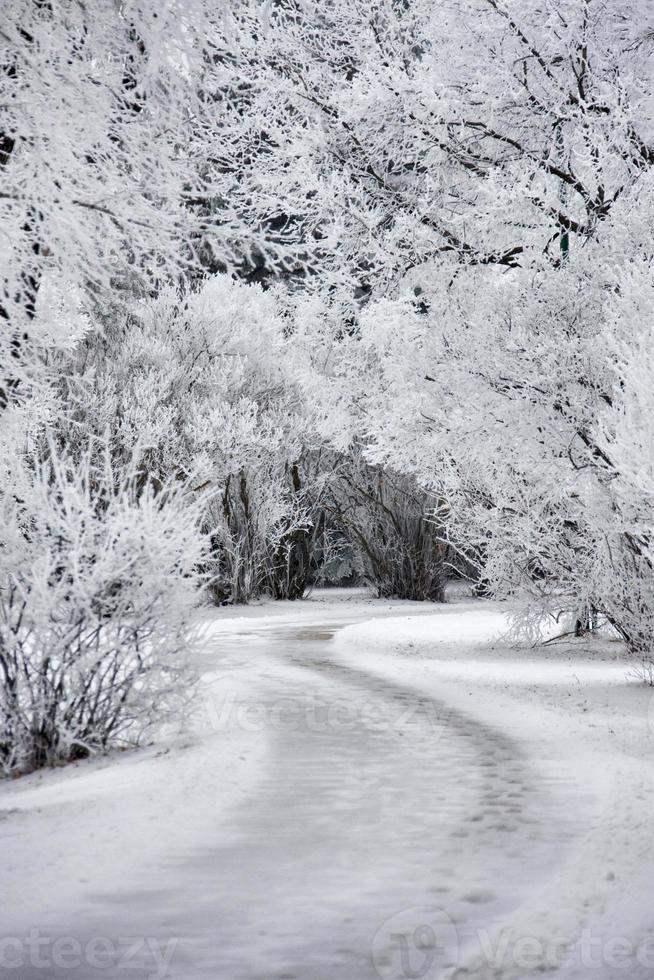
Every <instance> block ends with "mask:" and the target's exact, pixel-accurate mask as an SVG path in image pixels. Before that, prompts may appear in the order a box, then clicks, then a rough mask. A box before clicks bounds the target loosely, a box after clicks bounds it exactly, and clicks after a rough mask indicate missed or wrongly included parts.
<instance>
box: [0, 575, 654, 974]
mask: <svg viewBox="0 0 654 980" xmlns="http://www.w3.org/2000/svg"><path fill="white" fill-rule="evenodd" d="M506 621H507V620H506V611H505V609H504V608H503V607H502V606H498V605H496V604H493V603H487V602H474V601H472V600H466V601H459V602H457V603H454V604H451V605H447V606H444V607H438V606H433V605H430V604H425V603H398V602H381V601H374V600H370V599H368V598H367V597H366V596H365V594H363V593H361V592H359V593H352V592H331V593H326V592H318V593H316V594H314V595H313V596H312V597H311V598H310V599H309V600H307V601H305V602H302V603H290V602H287V603H276V604H257V605H254V606H251V607H248V608H246V609H234V610H229V611H222V610H221V611H218V612H216V613H215V614H211V615H209V616H207V617H206V647H205V652H204V654H203V658H204V662H203V667H204V668H205V674H204V680H203V696H202V699H201V702H200V705H199V707H198V711H197V713H196V716H195V718H194V720H193V725H192V728H191V730H190V731H189V732H188V733H187V734H186V735H184V736H177V737H175V738H171V739H169V740H168V742H166V743H162V744H159V745H157V746H151V747H149V748H147V749H145V750H142V751H139V752H135V753H125V754H122V755H118V756H112V757H110V758H107V759H99V760H92V761H91V762H87V763H84V764H80V765H77V766H71V767H68V768H66V769H61V770H57V771H50V772H42V773H38V774H34V775H32V776H29V777H26V778H22V779H20V780H16V781H12V782H5V783H3V784H1V785H0V805H1V807H2V810H1V813H0V835H1V838H0V839H1V841H2V855H3V859H2V862H1V864H0V893H1V894H3V895H4V896H7V900H6V903H5V908H4V914H3V929H2V934H1V936H0V940H2V942H0V959H1V958H2V957H3V956H5V957H6V960H5V961H4V962H3V963H2V966H3V967H8V964H9V962H10V961H11V957H12V956H17V955H18V947H17V946H15V945H11V942H9V944H7V943H8V941H11V940H15V939H17V940H20V942H21V943H22V947H21V948H22V953H21V955H22V956H23V961H22V965H21V968H20V969H19V970H9V969H7V975H13V976H20V978H21V980H36V978H37V977H44V976H45V977H48V978H50V977H53V978H64V977H66V978H75V980H90V978H93V977H96V976H103V977H106V978H111V980H114V978H125V977H129V978H130V980H132V978H141V977H146V976H153V977H154V976H157V977H159V976H170V977H173V978H175V980H201V978H202V980H208V978H211V980H223V978H225V980H240V978H243V980H246V978H247V980H255V978H261V980H263V978H265V980H273V978H279V980H281V978H282V977H287V978H290V977H296V978H298V980H318V978H320V980H323V978H327V977H329V978H330V980H332V978H341V980H375V978H382V980H384V978H387V977H388V978H391V977H394V978H401V977H406V976H409V975H410V973H411V971H413V973H414V974H416V971H418V973H417V974H416V975H420V976H422V977H427V978H428V980H435V978H443V977H457V978H458V977H468V978H470V977H473V978H478V980H485V978H487V977H489V978H490V977H498V978H506V980H509V978H520V980H525V978H527V977H531V976H540V975H542V970H543V969H545V968H548V969H549V970H550V971H551V974H552V975H554V976H557V977H563V978H566V980H568V978H571V980H572V978H576V977H581V976H590V975H592V976H593V977H594V978H595V977H597V978H598V980H612V978H613V977H614V976H617V975H620V976H628V977H629V978H630V980H632V978H634V980H640V978H645V977H646V976H651V975H652V969H653V966H652V963H651V960H652V958H653V957H654V951H653V950H652V949H651V947H648V946H647V936H648V935H649V934H650V933H651V928H652V925H653V924H654V923H653V922H652V919H654V910H653V903H652V889H653V883H654V866H653V862H652V855H654V847H653V844H654V840H653V839H652V838H653V837H654V828H652V822H651V813H652V804H653V802H654V780H653V778H652V777H653V766H654V729H653V727H652V717H653V716H654V715H653V712H652V710H651V709H652V692H651V691H650V689H648V688H645V687H643V686H641V685H639V684H637V683H635V682H634V681H633V680H632V679H629V677H628V671H629V664H628V663H627V662H626V661H625V660H624V658H623V655H622V651H621V648H620V646H619V645H618V644H616V643H611V642H608V641H606V640H602V641H599V642H592V641H584V642H581V643H579V642H576V641H575V642H573V643H570V642H561V643H554V644H550V645H548V646H545V647H539V648H531V649H519V650H516V649H514V648H512V647H511V646H510V645H509V643H508V642H507V641H506V640H504V639H502V632H503V630H504V627H505V625H506ZM35 929H36V930H39V932H38V937H39V938H41V939H43V944H42V946H41V947H40V955H42V956H43V957H45V960H44V962H47V964H48V968H47V970H44V968H43V967H39V966H34V965H33V961H34V959H35V955H34V939H33V938H32V939H30V930H35ZM137 936H138V937H141V939H142V943H141V948H140V949H139V951H138V954H134V955H132V956H131V958H130V957H129V955H128V954H129V953H130V947H129V946H128V944H127V942H126V940H127V937H137ZM98 937H109V940H110V943H111V944H112V945H111V956H109V957H108V958H107V959H105V961H104V963H103V964H102V965H101V966H98V965H96V961H95V960H94V959H93V956H92V955H91V953H93V950H94V947H92V946H91V945H90V944H92V943H93V942H95V941H96V940H98ZM398 937H399V938H398ZM402 937H404V939H402ZM66 938H68V939H71V938H72V939H73V940H74V942H75V943H77V946H73V947H71V948H72V949H73V955H71V956H70V957H69V960H68V961H65V959H64V960H63V961H62V960H61V955H62V950H61V948H58V950H55V942H56V940H57V939H59V940H62V939H66ZM620 942H621V943H622V945H621V944H620ZM3 943H4V945H3ZM30 944H31V945H30ZM80 950H81V953H80V952H79V951H80ZM55 952H56V953H57V956H58V957H59V959H57V956H55ZM76 956H77V959H76V958H75V957H76ZM648 956H649V960H648ZM60 961H61V962H60ZM98 962H99V961H98ZM58 963H59V965H57V964H58ZM62 964H63V965H62ZM548 964H549V966H548ZM589 970H590V971H591V972H590V973H589ZM407 971H408V972H407ZM420 971H422V972H420ZM616 971H617V972H616ZM3 972H4V971H3V970H0V976H1V975H3Z"/></svg>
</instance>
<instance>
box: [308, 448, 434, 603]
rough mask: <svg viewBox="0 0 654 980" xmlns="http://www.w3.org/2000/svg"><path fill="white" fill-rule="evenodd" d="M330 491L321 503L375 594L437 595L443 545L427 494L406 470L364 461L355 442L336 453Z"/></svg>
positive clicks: (407, 596) (419, 597) (432, 598)
mask: <svg viewBox="0 0 654 980" xmlns="http://www.w3.org/2000/svg"><path fill="white" fill-rule="evenodd" d="M330 491H331V492H330V497H329V503H328V504H327V506H328V507H330V509H331V511H332V513H333V514H334V516H335V518H336V520H337V521H338V522H339V524H340V526H341V527H342V528H343V531H344V532H345V534H346V536H347V537H348V538H349V540H350V541H351V544H352V547H353V548H354V549H355V551H356V552H357V553H358V555H359V564H360V567H361V569H362V572H363V577H364V579H365V580H366V581H368V582H369V584H370V585H371V586H372V587H373V588H374V590H375V592H376V593H377V595H378V596H379V597H380V598H389V597H393V598H398V599H417V600H422V599H431V600H435V601H437V602H442V601H443V598H444V589H445V583H446V579H447V575H448V571H449V570H448V568H447V565H446V562H447V553H448V546H447V544H446V543H444V542H443V529H442V527H441V526H440V523H439V522H438V521H437V519H436V516H435V510H436V499H435V498H434V497H433V496H432V495H430V494H429V493H427V492H426V491H425V490H422V489H421V488H420V487H419V486H418V485H417V483H416V482H415V480H413V479H412V478H411V477H410V476H406V475H402V474H401V473H396V472H393V471H392V470H391V469H384V468H383V467H381V466H370V465H369V464H367V463H366V462H365V459H364V457H363V454H362V451H361V447H356V446H355V447H352V448H351V450H350V452H349V453H348V454H346V455H345V454H344V455H341V457H340V460H339V462H338V465H337V466H336V468H335V479H334V480H333V481H332V483H331V486H330Z"/></svg>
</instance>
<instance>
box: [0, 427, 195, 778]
mask: <svg viewBox="0 0 654 980" xmlns="http://www.w3.org/2000/svg"><path fill="white" fill-rule="evenodd" d="M13 465H14V467H15V471H14V477H15V479H13V481H12V482H13V486H14V488H15V490H14V492H11V491H7V492H5V493H3V494H2V496H0V507H1V509H2V514H1V518H2V527H3V531H2V538H1V539H0V766H2V769H3V770H4V772H5V773H11V772H15V771H29V770H31V769H35V768H37V767H40V766H44V765H51V764H56V763H61V762H65V761H69V760H73V759H76V758H82V757H85V756H87V755H89V754H91V753H93V752H96V751H100V750H104V749H106V748H108V747H111V746H115V745H118V744H121V743H127V742H129V743H137V742H138V741H139V739H140V738H141V737H142V736H143V735H144V733H145V732H147V731H148V730H150V729H152V728H153V726H155V725H157V724H159V723H161V722H163V721H165V720H167V719H169V718H171V716H172V715H173V714H174V715H177V714H178V712H180V711H181V710H183V708H184V705H185V703H186V702H187V701H188V699H189V697H190V693H191V692H192V686H193V685H192V683H191V679H192V671H191V663H190V659H191V658H190V648H191V646H192V632H191V630H190V628H189V623H190V615H189V614H190V612H191V610H192V609H193V607H194V605H195V604H196V601H197V597H198V589H199V585H200V581H199V575H198V572H197V571H196V569H197V568H198V567H199V565H200V563H201V561H202V559H203V551H204V543H203V538H202V536H201V535H200V533H199V531H198V517H199V514H198V505H197V503H194V502H190V501H189V498H188V494H187V493H185V490H184V487H183V486H182V485H181V484H179V485H174V484H167V485H164V486H163V487H162V488H161V489H159V491H158V492H156V493H155V491H154V489H153V487H152V485H151V484H150V483H149V482H146V483H145V485H143V480H142V478H140V477H139V474H138V468H137V467H136V466H133V467H131V468H129V467H126V468H125V469H124V470H121V472H120V473H117V472H116V471H115V470H114V468H113V467H112V465H111V463H110V461H109V456H108V453H107V452H106V447H105V449H104V451H102V452H100V453H97V452H93V453H92V452H91V451H90V450H89V451H87V452H86V453H84V454H83V455H82V457H81V459H79V460H77V461H76V460H74V459H73V458H72V457H71V456H70V455H68V454H67V453H66V452H63V453H57V452H56V451H55V449H54V447H53V445H50V446H49V447H48V452H47V453H45V454H42V458H41V459H40V460H38V461H34V460H32V461H31V462H28V461H26V460H21V459H17V460H14V461H13ZM6 485H9V483H8V482H7V484H6Z"/></svg>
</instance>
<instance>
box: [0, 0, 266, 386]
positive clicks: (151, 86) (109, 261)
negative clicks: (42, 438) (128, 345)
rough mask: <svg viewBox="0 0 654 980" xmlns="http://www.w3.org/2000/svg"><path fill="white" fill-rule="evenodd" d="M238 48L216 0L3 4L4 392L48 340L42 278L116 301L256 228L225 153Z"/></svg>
mask: <svg viewBox="0 0 654 980" xmlns="http://www.w3.org/2000/svg"><path fill="white" fill-rule="evenodd" d="M230 47H231V40H230V34H229V25H228V22H227V10H226V8H223V6H222V5H221V4H216V3H213V2H211V0H183V2H182V0H166V2H164V3H155V4H153V3H151V2H148V0H127V2H124V3H122V2H121V3H118V2H115V0H100V2H98V3H93V4H88V3H84V2H82V0H63V2H60V3H50V2H48V0H7V2H5V3H3V7H2V18H1V20H0V107H1V108H0V176H1V178H2V180H1V187H0V226H1V227H2V230H3V234H2V237H1V238H0V317H1V318H2V320H3V322H4V327H3V329H2V334H1V337H0V365H2V367H3V369H4V370H3V372H2V373H3V375H4V381H2V382H1V385H2V393H1V398H2V401H3V402H4V401H6V400H7V392H8V390H12V389H16V388H17V385H18V383H19V381H20V380H21V378H22V379H23V381H26V380H27V379H28V378H30V377H32V378H33V377H34V372H35V368H36V366H37V365H38V364H39V357H38V354H39V352H40V350H41V348H42V347H43V346H44V345H45V347H46V348H47V347H49V346H50V344H49V343H48V338H49V336H50V334H51V331H52V324H51V306H50V302H49V300H48V299H47V298H46V299H44V300H41V297H40V294H41V290H42V289H43V287H44V285H47V284H51V285H52V286H53V287H55V288H57V289H58V290H59V291H63V292H64V293H65V294H70V293H71V292H73V293H74V292H75V290H76V289H78V287H81V290H82V291H83V292H81V293H78V294H77V300H78V301H79V300H80V298H81V297H84V298H85V300H86V302H87V305H88V302H89V297H92V298H93V299H94V301H95V303H96V304H97V305H99V306H100V308H101V309H104V307H105V305H106V304H107V302H108V299H107V295H108V293H110V294H111V297H112V301H113V302H114V303H115V302H116V301H117V298H118V296H119V287H120V286H121V285H122V286H125V285H127V284H129V285H131V287H132V288H135V289H138V290H140V291H142V292H143V291H146V292H147V291H148V290H151V289H152V288H156V287H158V285H159V284H161V283H162V282H163V283H165V282H169V281H171V280H174V279H175V277H176V276H178V275H179V274H180V273H181V272H184V271H186V272H188V271H189V270H190V271H192V270H195V269H197V267H198V265H199V264H201V262H202V261H205V260H206V257H207V255H208V254H214V255H215V256H217V258H218V259H219V260H220V261H221V262H223V263H224V264H227V265H229V264H231V263H233V262H235V261H237V259H238V256H239V255H240V250H241V249H242V247H243V245H242V242H241V240H242V238H243V236H245V238H246V239H247V237H248V235H249V234H250V233H249V231H248V229H247V228H246V227H245V226H244V224H243V222H242V221H241V220H240V218H239V216H238V214H237V212H236V211H235V210H234V208H233V207H231V205H230V202H229V198H228V194H227V193H225V189H226V188H227V189H228V187H229V182H226V179H223V171H224V168H223V167H222V164H221V154H222V149H223V145H224V138H223V135H222V133H223V130H224V129H225V125H226V122H225V120H226V119H228V118H230V116H231V112H232V111H233V110H232V106H231V103H230V102H229V100H227V99H226V98H225V95H224V93H226V92H227V89H226V82H225V80H224V62H225V58H226V57H227V55H228V53H229V50H230ZM251 235H252V237H253V238H256V229H254V228H253V229H252V232H251ZM74 307H75V303H72V304H70V303H69V311H70V309H71V308H72V309H74Z"/></svg>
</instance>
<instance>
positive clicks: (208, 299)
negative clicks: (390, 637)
mask: <svg viewBox="0 0 654 980" xmlns="http://www.w3.org/2000/svg"><path fill="white" fill-rule="evenodd" d="M297 360H298V359H297V357H296V356H295V352H294V348H293V344H292V341H291V340H290V339H289V336H288V320H287V318H286V315H285V306H284V302H283V297H282V296H281V295H278V294H277V293H275V292H274V291H268V292H264V291H263V290H262V289H261V288H260V287H259V286H254V285H248V284H246V283H243V282H238V281H234V280H233V279H231V278H230V277H228V276H215V277H213V278H211V279H208V280H206V281H205V282H204V283H203V284H201V285H200V286H199V287H197V288H194V289H188V290H185V291H180V290H178V289H175V288H167V289H163V290H162V291H161V292H160V294H159V295H158V296H157V297H156V298H154V299H143V300H140V301H137V302H135V303H134V304H133V305H132V307H131V310H130V312H129V314H128V315H125V314H121V313H120V311H116V312H115V313H114V314H113V315H112V316H110V317H106V318H105V322H104V324H103V328H102V330H101V331H100V332H95V333H89V334H88V335H87V336H86V337H85V338H84V340H83V342H82V343H81V344H80V345H78V347H77V348H76V349H75V351H74V353H73V355H72V356H71V357H66V358H65V359H64V361H63V363H62V367H61V371H60V388H61V392H62V395H61V398H62V403H63V405H64V406H65V412H64V414H63V416H62V418H63V423H62V424H63V427H64V428H65V433H66V441H67V444H68V445H69V446H71V445H73V444H74V443H75V440H76V439H81V440H82V441H83V440H84V439H85V438H86V437H87V434H88V433H89V432H90V433H93V434H95V435H96V436H103V435H104V434H105V433H106V434H107V436H108V438H109V443H110V447H111V453H112V458H113V459H114V460H115V461H116V464H117V465H118V464H120V465H124V463H123V461H125V460H129V459H130V458H131V456H132V454H133V453H134V452H136V451H138V453H139V455H140V459H141V467H142V470H143V472H144V473H145V474H147V478H148V479H149V480H151V481H154V483H155V485H158V484H159V483H162V482H165V481H166V480H168V479H169V478H170V477H173V476H174V477H176V478H182V479H187V478H188V477H189V476H190V474H193V479H194V484H195V485H196V486H201V487H203V488H210V489H211V490H212V499H211V504H210V505H209V506H208V508H207V510H206V513H205V516H204V522H205V527H206V530H207V531H208V532H210V535H211V542H212V552H213V555H212V559H211V562H210V566H209V570H210V572H211V575H210V590H211V593H212V595H213V596H214V598H215V599H216V601H218V602H225V601H234V602H242V601H247V599H249V598H252V597H253V596H256V595H258V594H261V593H262V592H265V593H268V594H271V595H274V596H276V597H293V598H295V597H297V596H298V595H301V594H302V592H303V590H304V584H305V580H306V576H307V574H308V556H307V554H306V549H307V544H308V532H309V528H310V523H311V518H310V512H311V509H312V496H311V494H312V490H313V482H315V480H314V478H313V477H311V480H312V485H311V486H308V485H307V483H306V480H305V475H306V476H307V478H308V469H307V468H306V467H303V465H302V460H303V458H304V457H305V456H306V454H307V451H308V448H309V447H310V445H311V443H312V439H313V436H312V430H311V420H310V412H309V411H308V409H307V401H306V399H305V395H304V392H303V389H302V386H301V384H300V378H301V371H300V366H299V364H298V363H297Z"/></svg>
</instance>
